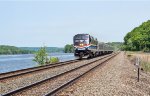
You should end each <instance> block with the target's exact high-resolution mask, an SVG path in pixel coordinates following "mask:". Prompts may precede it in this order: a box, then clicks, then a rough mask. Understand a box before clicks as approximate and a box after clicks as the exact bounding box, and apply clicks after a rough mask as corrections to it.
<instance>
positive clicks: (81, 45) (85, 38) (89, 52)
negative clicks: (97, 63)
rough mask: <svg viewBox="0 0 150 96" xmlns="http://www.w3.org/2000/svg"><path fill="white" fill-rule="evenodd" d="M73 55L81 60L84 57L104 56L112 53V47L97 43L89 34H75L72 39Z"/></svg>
mask: <svg viewBox="0 0 150 96" xmlns="http://www.w3.org/2000/svg"><path fill="white" fill-rule="evenodd" d="M73 45H74V55H75V56H77V57H79V59H82V58H83V57H84V56H87V57H88V58H92V57H95V56H100V55H105V54H109V53H112V52H113V51H114V49H113V47H111V46H110V45H107V44H105V43H103V42H98V40H97V39H95V38H94V37H93V36H91V35H89V34H77V35H75V36H74V37H73Z"/></svg>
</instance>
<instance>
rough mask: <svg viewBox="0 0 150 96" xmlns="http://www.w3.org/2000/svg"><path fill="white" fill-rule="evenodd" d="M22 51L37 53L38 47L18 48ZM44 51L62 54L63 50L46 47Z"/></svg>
mask: <svg viewBox="0 0 150 96" xmlns="http://www.w3.org/2000/svg"><path fill="white" fill-rule="evenodd" d="M19 48H20V49H23V50H30V51H38V50H39V49H40V47H19ZM46 51H47V52H48V53H54V52H64V48H59V47H46Z"/></svg>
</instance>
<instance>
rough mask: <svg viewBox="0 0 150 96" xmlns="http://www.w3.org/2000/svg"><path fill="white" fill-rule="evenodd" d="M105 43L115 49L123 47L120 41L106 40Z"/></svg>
mask: <svg viewBox="0 0 150 96" xmlns="http://www.w3.org/2000/svg"><path fill="white" fill-rule="evenodd" d="M106 44H108V45H110V46H112V47H113V48H114V49H115V50H122V47H123V43H122V42H108V43H106Z"/></svg>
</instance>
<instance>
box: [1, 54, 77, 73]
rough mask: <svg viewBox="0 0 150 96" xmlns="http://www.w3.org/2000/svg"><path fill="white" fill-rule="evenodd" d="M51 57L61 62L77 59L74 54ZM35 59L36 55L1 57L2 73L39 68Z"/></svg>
mask: <svg viewBox="0 0 150 96" xmlns="http://www.w3.org/2000/svg"><path fill="white" fill-rule="evenodd" d="M49 56H54V57H58V58H59V60H60V61H68V60H73V59H75V57H74V55H73V53H51V54H49ZM33 58H34V54H19V55H0V73H5V72H9V71H15V70H19V69H25V68H30V67H35V66H38V64H37V63H36V62H34V61H32V60H33Z"/></svg>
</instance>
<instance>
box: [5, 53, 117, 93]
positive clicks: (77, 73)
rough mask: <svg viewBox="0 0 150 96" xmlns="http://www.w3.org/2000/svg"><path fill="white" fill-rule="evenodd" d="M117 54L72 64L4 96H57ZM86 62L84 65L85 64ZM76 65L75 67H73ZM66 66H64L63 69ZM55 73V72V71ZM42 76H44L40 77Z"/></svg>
mask: <svg viewBox="0 0 150 96" xmlns="http://www.w3.org/2000/svg"><path fill="white" fill-rule="evenodd" d="M116 55H117V54H116V53H115V54H110V55H105V56H102V57H98V58H94V59H91V60H90V61H88V62H84V61H82V64H81V63H80V64H76V65H75V63H74V64H71V65H70V67H71V68H69V66H68V68H67V67H66V68H67V70H61V69H60V68H59V70H57V71H55V72H54V73H55V74H53V75H52V74H51V76H50V77H47V78H44V79H42V80H39V81H37V82H34V83H30V84H28V85H26V86H22V87H19V88H16V89H14V90H11V91H9V92H8V91H7V92H6V93H5V94H3V96H8V95H13V96H17V95H27V96H32V95H34V96H35V95H36V96H43V95H46V96H49V95H55V94H56V93H57V92H59V91H60V90H62V89H63V88H65V87H66V86H67V85H69V84H71V83H73V82H74V81H76V80H77V79H79V78H80V77H82V76H83V75H84V74H86V73H88V72H90V71H91V70H93V69H95V68H96V67H98V66H99V65H101V64H103V63H105V62H107V61H108V60H110V59H111V58H113V57H114V56H116ZM83 62H84V63H83ZM73 65H74V66H73ZM64 67H65V66H63V69H66V68H64ZM53 71H54V70H53ZM40 76H42V75H40Z"/></svg>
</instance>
